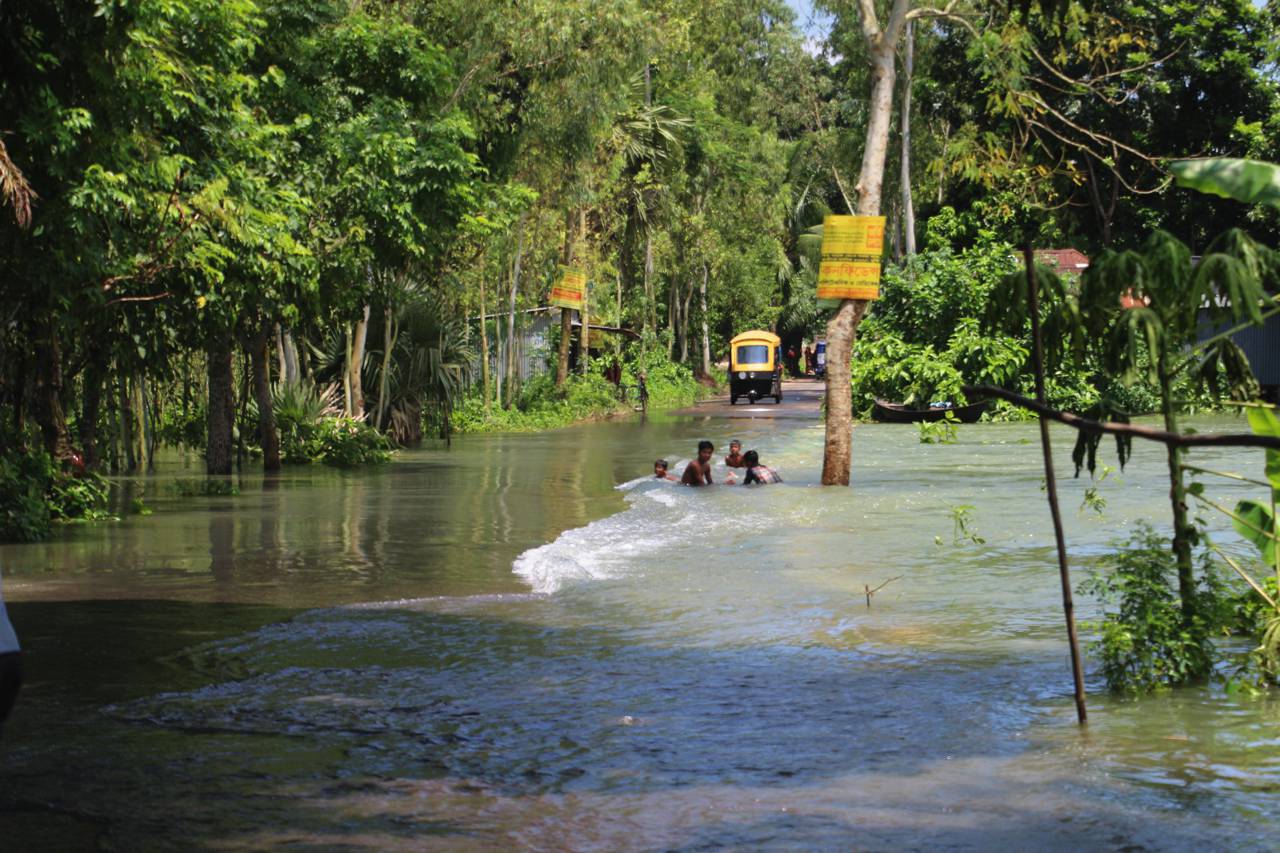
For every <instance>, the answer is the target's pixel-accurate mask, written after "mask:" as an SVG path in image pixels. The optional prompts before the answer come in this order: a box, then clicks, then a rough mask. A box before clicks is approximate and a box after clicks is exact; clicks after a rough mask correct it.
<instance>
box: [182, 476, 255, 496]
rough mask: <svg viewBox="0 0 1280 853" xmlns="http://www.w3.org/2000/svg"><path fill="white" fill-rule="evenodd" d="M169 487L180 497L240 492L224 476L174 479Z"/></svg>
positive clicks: (223, 494) (236, 493) (231, 494)
mask: <svg viewBox="0 0 1280 853" xmlns="http://www.w3.org/2000/svg"><path fill="white" fill-rule="evenodd" d="M169 488H171V489H173V493H174V494H175V495H177V496H178V497H181V498H223V497H231V496H233V495H238V494H240V487H239V486H237V485H236V484H235V482H234V481H232V480H230V479H227V478H225V477H220V478H219V477H211V478H209V479H195V478H187V479H182V480H174V481H173V482H172V483H171V484H170V485H169Z"/></svg>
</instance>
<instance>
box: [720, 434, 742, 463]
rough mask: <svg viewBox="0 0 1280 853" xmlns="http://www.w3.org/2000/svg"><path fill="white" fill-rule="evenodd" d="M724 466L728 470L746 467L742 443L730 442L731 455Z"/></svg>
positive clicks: (725, 459) (736, 440)
mask: <svg viewBox="0 0 1280 853" xmlns="http://www.w3.org/2000/svg"><path fill="white" fill-rule="evenodd" d="M724 464H725V466H726V467H728V468H743V467H746V463H745V462H743V461H742V442H741V441H738V439H736V438H735V439H734V440H733V441H731V442H729V455H728V456H726V457H725V458H724Z"/></svg>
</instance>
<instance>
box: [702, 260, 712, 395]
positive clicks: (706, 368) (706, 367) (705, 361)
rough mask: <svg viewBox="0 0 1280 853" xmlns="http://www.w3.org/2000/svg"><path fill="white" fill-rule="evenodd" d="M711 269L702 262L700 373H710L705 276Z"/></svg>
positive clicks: (706, 276) (709, 335)
mask: <svg viewBox="0 0 1280 853" xmlns="http://www.w3.org/2000/svg"><path fill="white" fill-rule="evenodd" d="M710 274H711V270H710V268H709V267H708V266H707V262H706V261H703V262H702V287H701V294H700V301H701V307H702V375H703V376H710V375H711V327H710V326H709V325H708V324H707V278H708V277H709V276H710Z"/></svg>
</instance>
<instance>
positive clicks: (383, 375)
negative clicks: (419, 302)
mask: <svg viewBox="0 0 1280 853" xmlns="http://www.w3.org/2000/svg"><path fill="white" fill-rule="evenodd" d="M395 323H396V318H395V312H394V311H392V310H391V304H390V303H388V304H387V305H386V306H385V307H384V308H383V309H382V368H381V369H380V370H379V371H378V416H377V418H375V425H376V426H377V428H378V430H379V431H381V430H382V428H383V427H384V426H385V424H386V417H387V394H388V393H389V389H390V377H389V375H388V374H390V372H391V352H392V351H393V350H394V349H395V346H396V334H395Z"/></svg>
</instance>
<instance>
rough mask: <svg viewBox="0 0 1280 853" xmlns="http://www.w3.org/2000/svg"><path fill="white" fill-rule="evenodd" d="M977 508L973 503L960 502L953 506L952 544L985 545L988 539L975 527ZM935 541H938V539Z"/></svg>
mask: <svg viewBox="0 0 1280 853" xmlns="http://www.w3.org/2000/svg"><path fill="white" fill-rule="evenodd" d="M975 509H976V507H974V506H973V505H972V504H959V505H958V506H953V507H951V544H952V545H955V546H959V545H963V544H964V543H966V542H968V543H970V544H972V545H984V544H986V541H987V540H986V539H984V538H983V537H981V536H979V535H978V534H977V533H976V532H975V531H974V529H973V511H974V510H975ZM934 541H937V540H936V539H935V540H934Z"/></svg>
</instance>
